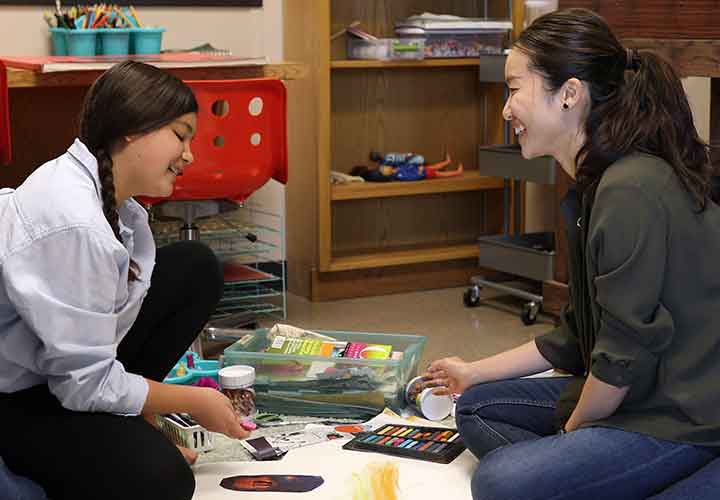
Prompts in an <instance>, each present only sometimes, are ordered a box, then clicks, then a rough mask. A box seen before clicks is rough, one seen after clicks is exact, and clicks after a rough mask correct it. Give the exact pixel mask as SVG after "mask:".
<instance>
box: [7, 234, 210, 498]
mask: <svg viewBox="0 0 720 500" xmlns="http://www.w3.org/2000/svg"><path fill="white" fill-rule="evenodd" d="M156 262H157V264H156V266H155V270H154V271H153V275H152V285H151V287H150V290H149V292H148V294H147V296H146V297H145V301H144V302H143V305H142V308H141V310H140V313H139V315H138V318H137V320H136V321H135V323H134V324H133V326H132V328H131V329H130V331H129V332H128V334H127V336H126V337H125V338H124V339H123V341H122V342H121V343H120V346H119V348H118V355H117V358H118V359H119V360H120V361H121V362H122V363H123V365H124V366H125V368H126V370H127V371H128V372H131V373H136V374H139V375H143V376H145V377H146V378H149V379H152V380H156V381H162V379H163V378H164V377H165V375H166V374H167V373H168V372H169V371H170V369H171V368H172V367H173V365H174V364H175V363H176V362H177V360H178V359H179V358H180V357H181V355H182V354H183V353H184V352H185V351H186V349H187V348H188V346H189V345H190V344H191V343H192V341H193V340H194V339H195V337H196V336H197V334H198V333H199V332H200V330H201V329H202V327H203V326H204V324H205V322H206V321H207V320H208V318H209V316H210V314H211V313H212V311H213V310H214V309H215V306H216V305H217V303H218V301H219V300H220V296H221V294H222V272H221V270H220V266H219V264H218V261H217V259H216V257H215V256H214V254H213V253H212V251H211V250H210V249H209V248H208V247H206V246H205V245H203V244H201V243H196V242H180V243H176V244H172V245H168V246H166V247H163V248H160V249H158V253H157V259H156ZM89 334H91V333H90V332H89ZM0 424H1V425H2V429H3V430H4V432H3V437H2V439H0V456H2V458H3V460H4V461H5V462H6V464H7V466H8V467H9V468H10V470H12V471H13V472H15V473H16V474H19V475H22V476H25V477H28V478H30V479H32V480H34V481H35V482H37V483H38V484H40V485H41V486H42V487H43V488H44V489H45V491H46V492H47V494H48V496H49V497H50V498H51V499H52V500H62V499H72V500H85V499H88V500H90V499H92V500H96V499H100V498H101V499H103V500H112V499H118V500H141V499H152V500H160V499H168V500H184V499H190V498H192V496H193V492H194V490H195V479H194V477H193V474H192V471H191V469H190V467H189V466H188V465H187V463H186V462H185V459H184V458H183V456H182V455H181V454H180V452H179V451H178V449H177V447H176V446H174V445H173V444H172V443H171V442H170V441H169V440H168V439H167V438H166V437H165V436H163V435H162V434H161V433H160V432H159V431H158V430H156V429H155V428H154V427H153V426H151V425H150V424H148V423H147V422H146V421H145V419H144V418H142V417H140V416H137V417H121V416H117V415H112V414H107V413H87V412H75V411H70V410H67V409H65V408H63V407H62V406H61V405H60V403H59V402H58V400H57V398H55V396H53V395H52V394H51V393H50V392H49V390H48V388H47V386H44V385H43V386H35V387H32V388H30V389H26V390H24V391H18V392H15V393H12V394H0Z"/></svg>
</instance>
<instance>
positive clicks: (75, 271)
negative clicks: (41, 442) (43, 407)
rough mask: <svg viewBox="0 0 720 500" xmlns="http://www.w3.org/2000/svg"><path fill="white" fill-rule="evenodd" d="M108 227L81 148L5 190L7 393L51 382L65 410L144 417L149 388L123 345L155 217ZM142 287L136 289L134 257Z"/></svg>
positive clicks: (0, 198)
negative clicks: (129, 367)
mask: <svg viewBox="0 0 720 500" xmlns="http://www.w3.org/2000/svg"><path fill="white" fill-rule="evenodd" d="M119 214H120V231H121V235H122V237H123V241H124V245H123V244H121V243H120V241H118V240H117V238H115V235H114V234H113V231H112V229H111V227H110V224H109V223H108V222H107V220H106V219H105V216H104V215H103V210H102V198H101V195H100V179H99V177H98V166H97V160H96V159H95V157H94V156H93V155H92V153H90V151H88V149H87V148H86V147H85V145H84V144H83V143H82V142H80V141H79V140H77V139H76V140H75V142H74V143H73V144H72V146H70V148H69V149H68V150H67V152H66V153H65V154H63V155H62V156H60V157H59V158H56V159H54V160H52V161H50V162H48V163H46V164H44V165H43V166H41V167H40V168H38V169H37V170H36V171H34V172H33V173H32V174H31V175H30V176H29V177H28V178H27V179H26V180H25V182H23V184H22V185H21V186H20V187H18V188H17V190H12V189H0V392H4V393H10V392H15V391H18V390H21V389H25V388H28V387H32V386H35V385H38V384H47V385H48V387H49V388H50V391H51V392H52V393H53V394H54V395H55V396H56V397H57V398H58V400H59V401H60V402H61V403H62V405H63V406H64V407H66V408H69V409H72V410H78V411H90V412H108V413H120V414H130V415H137V414H139V413H140V411H141V410H142V408H143V406H144V404H145V400H146V398H147V393H148V385H147V381H146V380H145V379H144V378H143V377H141V376H139V375H136V374H131V373H128V372H126V371H125V368H124V367H123V365H122V363H120V362H119V361H118V360H117V359H115V356H116V353H117V347H118V344H119V343H120V341H121V340H122V338H123V337H124V336H125V334H127V332H128V330H129V329H130V327H131V326H132V324H133V322H134V321H135V319H136V318H137V314H138V311H139V310H140V305H141V304H142V301H143V299H144V297H145V295H146V294H147V290H148V288H149V286H150V276H151V275H152V270H153V267H154V265H155V245H154V242H153V237H152V233H151V232H150V227H149V225H148V218H147V213H146V212H145V210H143V208H142V207H141V206H140V204H138V203H137V202H136V201H135V200H133V199H132V198H130V199H129V200H127V201H125V202H124V203H123V204H122V205H121V206H120V207H119ZM131 256H132V259H133V261H134V262H136V263H137V265H138V266H139V270H140V271H139V280H138V281H133V282H130V283H128V269H129V265H130V257H131Z"/></svg>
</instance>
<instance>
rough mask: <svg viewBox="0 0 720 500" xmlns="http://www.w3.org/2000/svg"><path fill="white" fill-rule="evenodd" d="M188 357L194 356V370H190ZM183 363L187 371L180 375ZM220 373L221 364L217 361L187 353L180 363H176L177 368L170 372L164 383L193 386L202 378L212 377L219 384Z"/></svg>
mask: <svg viewBox="0 0 720 500" xmlns="http://www.w3.org/2000/svg"><path fill="white" fill-rule="evenodd" d="M187 356H192V358H193V364H194V365H195V367H194V368H188V366H187V364H188V363H187ZM181 363H182V365H183V367H184V370H185V373H184V374H183V375H179V374H178V370H179V369H180V364H181ZM218 371H220V364H219V362H218V361H217V360H214V359H200V357H199V356H198V355H197V353H194V352H187V353H186V354H185V356H183V357H182V359H181V360H180V361H178V362H177V363H175V366H174V367H173V369H172V370H170V373H168V375H167V377H165V380H164V381H163V382H165V383H167V384H182V385H193V384H194V383H195V382H197V381H198V380H199V379H200V378H202V377H211V378H212V379H213V380H215V382H218Z"/></svg>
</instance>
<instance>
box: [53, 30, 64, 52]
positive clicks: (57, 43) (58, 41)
mask: <svg viewBox="0 0 720 500" xmlns="http://www.w3.org/2000/svg"><path fill="white" fill-rule="evenodd" d="M50 39H51V40H52V55H54V56H66V55H67V30H66V29H65V28H50Z"/></svg>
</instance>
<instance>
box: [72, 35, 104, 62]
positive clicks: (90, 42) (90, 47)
mask: <svg viewBox="0 0 720 500" xmlns="http://www.w3.org/2000/svg"><path fill="white" fill-rule="evenodd" d="M100 31H103V30H99V29H85V30H65V34H66V36H67V54H68V55H69V56H94V55H96V54H97V42H98V39H97V35H98V33H99V32H100Z"/></svg>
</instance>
